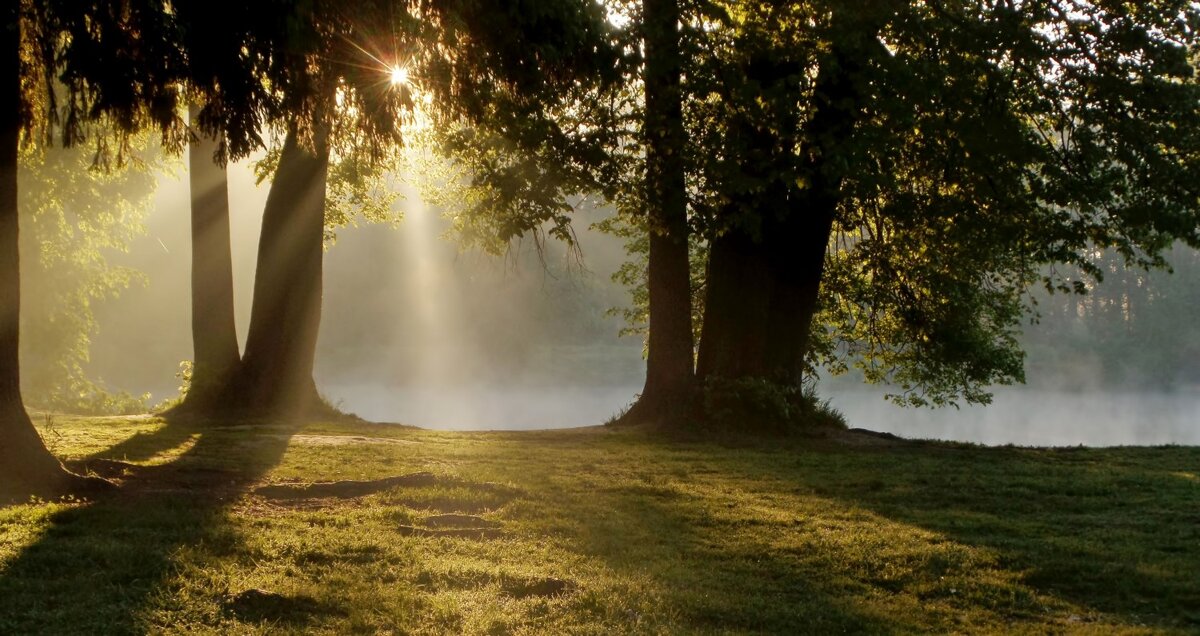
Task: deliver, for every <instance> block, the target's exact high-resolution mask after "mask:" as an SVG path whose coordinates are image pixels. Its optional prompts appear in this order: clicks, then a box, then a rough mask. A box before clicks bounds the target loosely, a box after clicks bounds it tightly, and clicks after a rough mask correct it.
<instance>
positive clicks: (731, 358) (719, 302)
mask: <svg viewBox="0 0 1200 636" xmlns="http://www.w3.org/2000/svg"><path fill="white" fill-rule="evenodd" d="M705 284H706V285H707V287H708V290H707V293H706V294H705V298H704V324H703V326H702V327H701V333H700V355H699V359H698V361H697V367H696V375H697V376H698V377H699V378H700V379H701V380H707V379H708V378H709V377H713V376H719V377H723V378H742V377H756V376H761V375H763V374H764V373H766V356H767V346H768V343H767V338H766V330H765V329H764V328H763V326H764V325H765V324H766V323H767V321H768V319H769V317H770V312H771V295H772V291H773V289H774V285H773V280H772V276H771V270H770V266H769V264H768V262H767V258H766V254H765V253H764V251H763V249H762V245H761V242H760V241H756V240H754V238H752V237H751V236H749V235H748V234H747V233H745V232H743V231H741V230H738V229H730V230H729V231H727V232H725V233H723V234H721V235H720V236H717V237H714V238H713V239H712V241H711V242H710V244H709V252H708V273H707V276H706V283H705Z"/></svg>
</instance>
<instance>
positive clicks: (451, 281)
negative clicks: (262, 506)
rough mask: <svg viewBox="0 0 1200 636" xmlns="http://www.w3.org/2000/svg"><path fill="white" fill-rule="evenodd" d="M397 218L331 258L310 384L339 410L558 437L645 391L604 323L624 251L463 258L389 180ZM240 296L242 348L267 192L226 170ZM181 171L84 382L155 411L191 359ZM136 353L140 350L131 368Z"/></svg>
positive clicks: (635, 363)
mask: <svg viewBox="0 0 1200 636" xmlns="http://www.w3.org/2000/svg"><path fill="white" fill-rule="evenodd" d="M396 186H397V187H398V188H400V190H401V192H402V195H403V196H402V199H401V200H400V201H398V202H397V204H396V205H397V207H398V208H399V209H400V210H401V211H402V213H403V220H402V221H401V222H400V223H399V224H398V225H397V226H395V227H393V226H391V225H371V224H366V225H360V226H357V227H348V228H344V229H342V230H340V231H339V233H338V238H337V241H336V242H335V243H334V244H332V245H331V246H329V249H328V251H327V252H326V255H325V282H324V302H323V308H322V325H321V336H320V340H319V342H318V350H317V362H316V369H315V377H316V380H317V384H318V387H319V389H320V390H321V392H322V394H323V395H324V396H325V397H326V398H327V399H328V400H329V401H330V402H331V403H333V404H335V405H337V406H338V407H339V408H341V409H342V410H344V411H347V412H351V413H354V414H357V415H359V416H360V417H363V418H366V419H369V420H373V421H386V422H398V423H405V424H415V425H420V426H426V427H431V428H448V429H480V428H497V429H503V428H520V429H524V428H551V427H563V426H586V425H593V424H598V423H602V422H603V421H605V420H607V419H608V418H610V417H611V416H613V415H614V414H616V413H618V412H619V411H620V410H621V409H622V408H623V407H624V406H625V405H627V404H628V403H629V402H630V401H632V399H633V398H634V396H635V394H636V393H637V391H639V390H640V389H641V384H642V379H643V373H644V369H643V362H642V358H641V353H642V346H641V342H640V341H639V340H638V339H637V338H619V337H618V333H619V331H620V329H621V327H622V324H621V321H620V319H619V318H616V317H609V316H607V315H606V310H607V309H608V308H610V307H614V306H617V305H621V304H622V303H624V302H625V301H626V297H627V295H626V293H625V291H624V290H623V289H622V288H621V287H620V286H618V285H616V284H615V283H613V282H612V281H611V277H612V273H613V272H614V271H615V270H616V269H617V268H618V267H619V266H620V264H621V262H622V261H623V260H624V251H623V246H622V244H621V241H620V240H618V239H616V238H613V237H611V236H607V235H604V234H601V233H599V232H597V231H594V230H592V229H590V225H591V224H592V223H593V222H595V221H598V220H600V219H601V218H603V213H601V212H591V213H585V214H583V215H581V218H580V220H579V222H578V223H577V228H576V229H577V232H578V236H579V249H580V253H581V256H579V255H574V254H572V253H570V252H568V251H567V250H566V249H565V248H564V247H563V246H559V245H554V244H548V245H547V246H546V249H545V252H544V253H543V254H540V255H539V254H538V252H537V250H536V246H535V245H534V244H533V243H532V242H531V241H525V242H523V243H519V244H514V245H513V246H512V248H511V249H510V252H509V253H508V254H506V255H504V256H500V257H497V256H491V255H487V254H484V253H482V252H481V251H479V250H460V249H459V248H458V247H457V246H456V244H455V243H454V242H453V240H451V239H450V237H447V236H446V233H447V230H448V227H449V224H448V222H447V221H445V220H444V219H443V218H442V217H441V215H440V213H439V211H438V210H435V209H431V208H429V207H427V206H426V205H425V204H424V202H423V201H422V200H421V197H420V195H419V194H418V193H417V191H416V189H415V188H413V187H412V186H411V185H409V184H405V183H403V182H397V183H396ZM229 187H230V215H231V225H232V252H233V265H234V278H235V280H234V287H235V289H234V292H235V305H236V310H237V322H238V335H239V342H241V343H242V345H243V346H244V344H245V337H246V331H247V328H248V325H249V320H250V315H249V313H250V312H249V310H250V300H251V296H252V293H253V285H254V262H255V255H256V250H257V238H258V232H259V226H260V222H261V214H262V207H263V204H264V202H265V200H266V194H267V184H263V185H262V186H255V184H254V179H253V175H252V173H251V171H250V169H249V167H248V165H247V164H246V163H239V164H234V165H233V166H231V169H230V184H229ZM188 205H189V204H188V191H187V183H186V174H184V175H177V176H171V175H164V176H163V177H162V180H161V182H160V186H159V188H158V191H157V193H156V195H155V201H154V209H153V211H152V212H151V214H150V216H149V218H148V220H147V230H148V231H147V235H146V236H145V237H142V238H141V239H139V240H138V241H136V243H135V244H134V245H133V246H132V248H131V250H130V253H129V254H114V255H111V256H110V260H111V261H113V262H114V263H115V264H120V265H128V266H132V267H135V268H136V269H138V270H141V271H143V272H145V273H146V274H147V284H145V285H144V286H142V285H135V286H134V287H132V288H130V289H129V290H127V291H125V292H124V293H123V294H122V295H121V296H120V297H119V298H117V299H115V300H111V301H105V302H103V303H101V304H100V306H98V307H97V318H98V321H99V323H100V333H99V334H98V335H97V336H96V337H95V338H94V339H93V346H92V362H91V365H90V367H89V372H90V373H91V374H92V375H94V376H97V377H99V378H102V379H103V381H104V382H105V384H106V385H108V386H109V387H112V388H115V389H120V390H126V391H130V392H132V393H135V394H140V393H142V392H150V393H151V394H152V401H159V400H161V399H164V398H167V397H170V396H172V395H174V394H175V393H176V391H177V388H178V385H179V381H178V380H177V379H176V377H175V374H176V372H177V371H178V368H179V363H180V361H182V360H185V359H189V358H190V357H191V355H192V350H191V334H190V331H189V330H190V295H189V293H190V292H189V287H188V285H189V267H190V265H189V263H190V260H189V258H190V256H189V254H190V235H189V231H190V230H189V226H188ZM130 352H136V354H135V355H132V356H131V355H130Z"/></svg>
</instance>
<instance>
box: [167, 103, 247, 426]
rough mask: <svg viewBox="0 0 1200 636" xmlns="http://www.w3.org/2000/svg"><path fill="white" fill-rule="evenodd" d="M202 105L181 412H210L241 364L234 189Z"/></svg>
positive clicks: (191, 165)
mask: <svg viewBox="0 0 1200 636" xmlns="http://www.w3.org/2000/svg"><path fill="white" fill-rule="evenodd" d="M199 113H200V107H199V106H197V105H192V107H191V111H190V121H191V124H192V126H193V128H195V130H196V137H195V138H194V139H193V141H192V142H191V143H190V144H189V145H188V180H189V185H190V186H191V207H192V348H193V352H194V354H193V355H194V358H193V360H194V364H193V367H192V382H191V387H190V388H189V390H188V394H187V397H186V398H185V399H184V401H183V403H182V404H181V405H180V408H179V410H181V411H185V412H205V411H209V410H212V409H213V408H214V407H215V406H217V404H218V401H219V398H220V392H221V391H222V390H223V388H224V387H225V385H226V383H227V382H228V380H229V376H230V374H231V373H233V372H234V371H235V370H236V369H237V366H238V363H239V362H240V359H241V356H240V353H239V351H238V341H237V326H236V323H235V319H234V308H233V256H232V254H231V249H230V236H229V192H228V190H229V188H228V180H227V176H226V169H225V166H222V165H220V164H218V163H217V162H216V161H215V159H214V156H215V155H216V151H217V140H216V139H214V138H213V137H211V136H208V135H206V134H204V133H203V132H201V131H200V129H199V126H198V125H197V120H198V118H199Z"/></svg>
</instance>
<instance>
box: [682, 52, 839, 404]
mask: <svg viewBox="0 0 1200 636" xmlns="http://www.w3.org/2000/svg"><path fill="white" fill-rule="evenodd" d="M853 68H854V66H853V65H852V63H851V61H850V60H849V59H848V58H847V57H846V56H845V55H844V54H843V53H842V52H841V51H840V49H839V48H838V47H835V48H834V51H833V52H831V53H830V54H829V56H828V57H827V58H826V59H825V60H824V61H823V63H822V64H821V68H820V71H819V73H818V76H817V83H816V87H815V90H814V94H813V97H812V99H813V108H814V112H813V116H812V118H811V119H810V120H809V121H808V123H807V124H806V128H805V130H804V133H805V134H804V138H805V140H806V144H805V147H804V148H803V151H804V153H803V155H802V157H801V160H800V162H799V164H798V165H796V164H795V163H793V162H795V158H794V157H793V154H792V152H791V149H790V148H784V149H780V148H778V146H779V143H778V140H777V139H776V137H775V135H773V134H771V132H770V130H769V129H764V128H763V127H761V126H758V125H756V122H751V121H741V122H739V123H738V124H737V126H738V130H739V132H738V134H737V135H736V136H737V137H738V138H739V139H741V140H743V141H744V142H746V143H747V147H745V148H743V150H742V151H743V152H746V162H747V164H750V162H752V161H753V160H754V157H766V158H767V159H765V161H766V162H767V163H766V165H764V166H762V167H761V168H760V169H758V170H757V171H758V172H760V173H762V174H775V175H782V176H781V177H780V178H779V179H777V180H776V181H775V182H773V183H771V184H769V185H768V186H767V187H766V188H764V189H763V190H762V194H760V195H759V196H757V197H756V198H753V199H752V200H751V201H742V202H741V204H742V206H744V207H745V208H747V209H750V210H753V211H755V212H756V213H757V214H758V215H759V216H760V218H761V222H762V225H761V227H762V230H761V236H759V237H750V236H749V235H747V234H746V233H745V232H744V231H742V230H739V229H737V228H734V229H731V230H729V231H728V232H726V233H725V234H724V235H722V236H718V237H716V238H715V239H714V240H713V242H712V248H711V251H710V253H709V269H708V298H709V302H708V303H707V304H706V305H705V313H704V328H703V333H702V336H701V340H700V356H699V366H698V368H697V376H698V378H699V379H700V380H701V381H706V380H707V379H708V378H709V377H721V378H725V379H743V378H751V377H755V378H762V379H766V380H770V381H773V382H778V383H782V384H789V385H793V386H799V385H800V383H801V382H802V381H803V373H804V357H805V356H806V355H807V353H808V348H809V334H810V330H811V329H812V321H813V317H814V316H815V314H816V311H817V309H818V303H819V296H820V288H821V280H822V277H823V275H824V267H825V252H826V249H827V247H828V244H829V239H830V235H831V232H832V230H833V222H834V217H835V214H836V210H837V203H838V196H839V195H838V191H839V189H840V187H841V181H840V178H839V177H838V176H836V175H831V174H830V172H829V170H827V166H826V161H827V159H828V158H829V157H830V156H832V155H833V154H835V153H836V151H837V148H838V146H839V145H841V144H843V143H845V142H846V141H847V140H848V139H849V136H850V134H851V132H852V131H853V128H854V122H855V117H856V115H857V112H858V108H859V106H858V105H857V101H856V99H855V98H856V97H857V93H856V91H855V89H854V85H853V82H852V77H851V72H852V69H853ZM760 70H761V68H760ZM787 75H788V73H786V72H780V70H779V69H771V68H767V70H766V75H765V76H760V77H757V78H756V79H758V80H759V82H760V83H761V84H762V85H763V86H769V85H771V84H772V83H775V82H778V81H783V80H784V78H785V77H786V76H787ZM779 129H780V130H783V131H784V134H785V136H786V134H787V131H788V130H789V129H790V130H795V128H794V124H793V122H791V121H788V120H786V119H785V120H783V121H781V122H780V123H779ZM793 166H795V168H793ZM793 174H798V175H799V176H800V177H802V178H799V179H796V178H793V177H792V176H791V175H793ZM800 183H803V184H804V185H803V186H801V185H800ZM755 238H757V240H755Z"/></svg>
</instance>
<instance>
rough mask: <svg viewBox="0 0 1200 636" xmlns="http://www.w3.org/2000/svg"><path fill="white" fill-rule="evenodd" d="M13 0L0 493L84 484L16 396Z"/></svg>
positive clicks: (10, 495) (0, 275) (1, 131)
mask: <svg viewBox="0 0 1200 636" xmlns="http://www.w3.org/2000/svg"><path fill="white" fill-rule="evenodd" d="M19 5H20V2H18V0H4V2H3V4H2V5H0V11H3V15H2V16H0V86H3V87H4V89H3V93H2V95H0V499H4V500H11V499H14V498H16V499H23V498H27V497H28V496H30V495H35V494H37V495H46V494H59V493H64V492H66V491H68V490H70V489H71V488H72V487H75V486H80V485H83V484H84V483H85V482H84V481H83V480H82V478H80V477H78V476H76V475H72V474H71V473H68V472H67V471H66V470H64V469H63V467H62V464H60V463H59V461H58V460H57V459H55V457H54V456H53V455H51V454H50V452H49V451H48V450H46V445H45V444H43V443H42V439H41V437H39V436H38V433H37V430H36V429H34V428H33V422H31V421H30V419H29V414H28V413H26V412H25V405H24V403H23V402H22V400H21V373H20V362H19V355H18V351H19V348H20V347H19V344H20V318H21V262H20V255H19V252H18V220H17V219H18V217H17V145H18V143H19V141H20V130H21V93H20V90H21V71H20V65H19V49H20V24H19V20H18V7H19Z"/></svg>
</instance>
